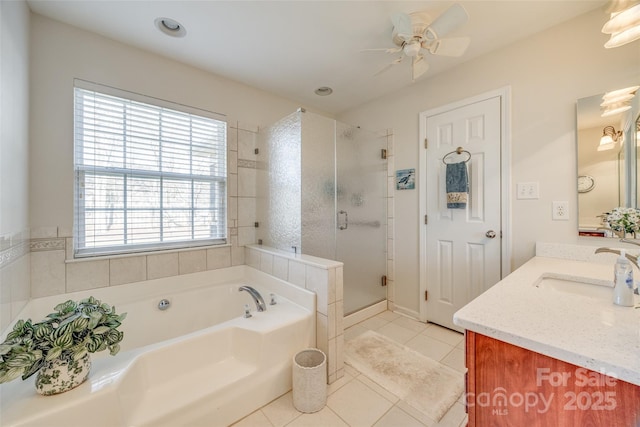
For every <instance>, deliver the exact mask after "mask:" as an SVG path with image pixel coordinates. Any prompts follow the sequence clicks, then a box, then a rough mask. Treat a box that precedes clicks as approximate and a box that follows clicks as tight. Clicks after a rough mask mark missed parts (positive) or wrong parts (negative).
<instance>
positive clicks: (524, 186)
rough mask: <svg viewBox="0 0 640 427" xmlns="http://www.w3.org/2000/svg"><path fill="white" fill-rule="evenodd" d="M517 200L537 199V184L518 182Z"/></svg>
mask: <svg viewBox="0 0 640 427" xmlns="http://www.w3.org/2000/svg"><path fill="white" fill-rule="evenodd" d="M516 191H517V196H516V197H517V198H518V199H519V200H523V199H524V200H526V199H539V198H540V190H539V184H538V183H537V182H519V183H518V184H517V186H516Z"/></svg>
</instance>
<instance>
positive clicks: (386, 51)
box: [360, 47, 402, 53]
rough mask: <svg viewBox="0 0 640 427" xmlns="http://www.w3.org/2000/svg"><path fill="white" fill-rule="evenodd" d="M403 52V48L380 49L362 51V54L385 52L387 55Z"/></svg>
mask: <svg viewBox="0 0 640 427" xmlns="http://www.w3.org/2000/svg"><path fill="white" fill-rule="evenodd" d="M401 50H402V47H386V48H385V47H383V48H380V49H362V50H361V51H360V52H385V53H398V52H400V51H401Z"/></svg>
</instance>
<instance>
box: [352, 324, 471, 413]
mask: <svg viewBox="0 0 640 427" xmlns="http://www.w3.org/2000/svg"><path fill="white" fill-rule="evenodd" d="M345 362H346V363H347V364H349V365H351V366H353V367H354V368H355V369H357V370H358V371H359V372H361V373H362V374H364V375H365V376H367V377H369V378H370V379H371V380H373V381H375V382H376V383H378V384H379V385H380V386H382V387H384V388H385V389H386V390H388V391H389V392H391V393H393V394H395V395H396V396H398V397H399V398H400V399H402V400H404V401H405V402H406V403H407V404H409V405H410V406H412V407H413V408H415V409H416V410H418V411H420V412H422V413H423V414H425V415H426V416H427V417H429V418H431V419H432V420H434V421H440V419H441V418H442V416H443V415H444V414H445V413H446V412H447V411H448V410H449V408H450V407H451V406H452V405H453V404H454V403H455V402H456V400H458V398H459V397H460V394H461V393H462V391H463V390H464V385H463V374H461V373H460V372H457V371H455V370H454V369H451V368H449V367H448V366H445V365H443V364H441V363H439V362H436V361H435V360H432V359H430V358H428V357H426V356H424V355H422V354H420V353H418V352H417V351H415V350H412V349H410V348H408V347H406V346H404V345H402V344H399V343H397V342H395V341H392V340H390V339H389V338H387V337H385V336H383V335H380V334H378V333H377V332H374V331H367V332H365V333H363V334H362V335H360V336H358V337H356V338H354V339H352V340H349V341H347V342H346V343H345Z"/></svg>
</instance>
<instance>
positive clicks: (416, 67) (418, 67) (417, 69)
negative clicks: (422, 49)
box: [411, 55, 429, 81]
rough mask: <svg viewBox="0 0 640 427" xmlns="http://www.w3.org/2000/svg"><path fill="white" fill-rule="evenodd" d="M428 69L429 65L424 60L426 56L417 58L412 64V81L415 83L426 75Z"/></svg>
mask: <svg viewBox="0 0 640 427" xmlns="http://www.w3.org/2000/svg"><path fill="white" fill-rule="evenodd" d="M428 69H429V64H428V63H427V61H426V60H425V59H424V56H422V55H420V56H415V57H414V58H413V63H412V64H411V81H415V80H416V79H417V78H418V77H420V76H421V75H423V74H424V73H426V72H427V70H428Z"/></svg>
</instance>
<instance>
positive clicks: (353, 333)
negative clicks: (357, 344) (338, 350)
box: [344, 324, 369, 341]
mask: <svg viewBox="0 0 640 427" xmlns="http://www.w3.org/2000/svg"><path fill="white" fill-rule="evenodd" d="M368 330H369V329H367V328H365V327H363V326H360V325H359V324H358V325H353V326H351V327H349V328H347V329H345V331H344V340H345V341H349V340H352V339H354V338H355V337H357V336H358V335H361V334H364V333H365V332H367V331H368Z"/></svg>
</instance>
